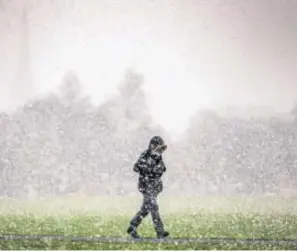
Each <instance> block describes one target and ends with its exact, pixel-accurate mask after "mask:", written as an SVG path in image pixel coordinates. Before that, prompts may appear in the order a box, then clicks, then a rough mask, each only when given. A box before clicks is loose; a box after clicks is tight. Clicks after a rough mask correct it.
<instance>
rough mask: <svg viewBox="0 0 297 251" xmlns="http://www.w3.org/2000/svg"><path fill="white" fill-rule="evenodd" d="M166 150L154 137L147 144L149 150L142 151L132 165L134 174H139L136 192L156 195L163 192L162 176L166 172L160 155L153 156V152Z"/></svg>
mask: <svg viewBox="0 0 297 251" xmlns="http://www.w3.org/2000/svg"><path fill="white" fill-rule="evenodd" d="M158 148H163V149H164V150H165V149H166V148H167V146H166V145H165V143H164V141H163V139H162V138H161V137H159V136H155V137H153V138H152V139H151V141H150V143H149V148H148V149H147V150H146V151H144V152H143V153H142V154H141V155H140V157H139V158H138V160H137V161H136V163H135V164H134V167H133V170H134V172H137V173H139V179H138V190H139V191H140V192H142V193H144V194H147V193H150V194H154V195H158V194H159V193H160V192H162V190H163V182H162V179H161V177H162V175H163V173H164V172H166V166H165V164H164V162H163V159H162V154H157V155H156V154H155V152H154V150H155V149H158Z"/></svg>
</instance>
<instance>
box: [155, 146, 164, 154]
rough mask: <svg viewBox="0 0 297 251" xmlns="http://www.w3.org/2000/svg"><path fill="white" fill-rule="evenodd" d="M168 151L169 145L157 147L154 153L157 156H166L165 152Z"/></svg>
mask: <svg viewBox="0 0 297 251" xmlns="http://www.w3.org/2000/svg"><path fill="white" fill-rule="evenodd" d="M166 149H167V145H163V146H157V147H156V148H155V149H154V151H153V152H154V153H155V154H156V155H162V154H164V152H165V151H166Z"/></svg>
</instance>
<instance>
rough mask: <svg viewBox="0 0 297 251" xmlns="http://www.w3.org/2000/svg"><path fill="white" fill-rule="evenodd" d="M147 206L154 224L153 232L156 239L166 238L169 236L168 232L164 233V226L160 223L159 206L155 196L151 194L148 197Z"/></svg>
mask: <svg viewBox="0 0 297 251" xmlns="http://www.w3.org/2000/svg"><path fill="white" fill-rule="evenodd" d="M147 203H148V205H149V211H150V212H151V215H152V220H153V224H154V228H155V231H156V233H157V236H158V237H160V238H161V237H166V236H168V235H169V233H168V232H166V231H164V224H163V222H162V219H161V216H160V213H159V205H158V202H157V194H154V193H151V194H150V196H149V197H148V202H147Z"/></svg>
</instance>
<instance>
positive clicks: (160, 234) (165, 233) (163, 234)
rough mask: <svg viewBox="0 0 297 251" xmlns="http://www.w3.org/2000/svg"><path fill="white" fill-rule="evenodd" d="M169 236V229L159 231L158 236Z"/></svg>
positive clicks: (160, 237)
mask: <svg viewBox="0 0 297 251" xmlns="http://www.w3.org/2000/svg"><path fill="white" fill-rule="evenodd" d="M167 236H169V232H167V231H162V232H157V238H158V239H162V238H165V237H167Z"/></svg>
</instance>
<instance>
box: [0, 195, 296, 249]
mask: <svg viewBox="0 0 297 251" xmlns="http://www.w3.org/2000/svg"><path fill="white" fill-rule="evenodd" d="M140 202H141V198H140V197H139V196H137V197H113V198H108V197H93V198H90V197H81V196H80V197H77V196H71V197H64V198H55V199H46V200H42V201H37V200H36V201H16V200H8V199H2V201H1V204H0V212H1V215H0V233H1V234H62V235H84V236H113V237H125V236H127V235H126V233H125V230H126V228H127V225H128V222H129V220H130V218H131V217H132V216H133V214H134V213H135V212H136V210H137V208H138V206H139V203H140ZM160 208H161V212H162V215H163V219H164V223H165V225H166V227H167V229H168V230H169V231H170V233H171V235H172V237H177V238H178V237H180V238H184V237H186V238H203V237H231V238H241V239H244V238H265V239H297V223H296V222H297V211H296V201H293V200H284V199H275V198H225V197H223V198H218V197H216V198H211V197H208V198H207V197H204V198H178V197H171V198H170V197H161V198H160ZM143 223H144V224H143V225H141V227H140V228H139V232H140V233H141V235H143V236H146V237H148V236H149V237H154V236H155V233H154V230H153V227H152V223H151V218H150V217H148V218H147V219H145V220H144V222H143ZM20 247H25V248H27V249H28V248H41V249H44V248H51V249H60V248H61V249H68V248H69V249H77V248H79V249H119V248H120V249H130V248H133V249H158V248H160V249H167V248H168V249H187V248H192V249H195V248H197V249H203V248H223V249H231V248H235V249H245V248H252V249H257V248H269V249H271V248H273V247H272V246H267V245H266V246H263V245H261V246H259V245H239V244H237V245H235V244H233V245H222V246H220V245H212V246H209V245H205V244H204V245H202V244H189V245H188V246H187V245H178V246H175V245H172V244H117V243H113V244H106V243H94V242H92V243H88V242H66V241H52V242H50V243H49V242H45V241H32V240H31V241H28V240H27V241H0V248H1V249H7V248H11V249H19V248H20ZM275 248H278V249H281V248H282V249H286V248H291V249H292V248H296V247H292V246H282V247H280V246H278V247H275Z"/></svg>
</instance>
